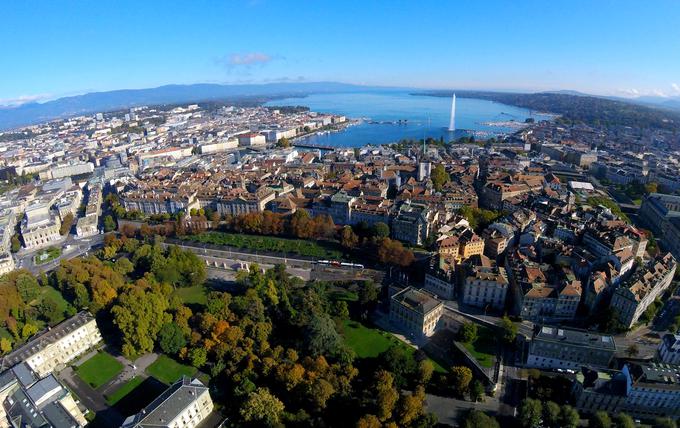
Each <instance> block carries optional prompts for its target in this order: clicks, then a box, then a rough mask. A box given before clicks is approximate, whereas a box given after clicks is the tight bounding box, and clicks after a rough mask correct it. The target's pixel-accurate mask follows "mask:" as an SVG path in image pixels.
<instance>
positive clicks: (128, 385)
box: [106, 376, 144, 406]
mask: <svg viewBox="0 0 680 428" xmlns="http://www.w3.org/2000/svg"><path fill="white" fill-rule="evenodd" d="M142 382H144V379H142V378H141V377H139V376H137V377H133V378H132V379H130V380H129V381H127V382H125V384H124V385H123V386H121V387H120V388H118V389H117V390H115V391H114V392H113V394H111V395H107V396H106V404H108V405H109V406H113V405H114V404H116V403H117V402H119V401H120V400H122V399H123V398H125V396H126V395H128V394H129V393H131V392H132V391H133V390H134V389H135V388H137V387H138V386H139V385H141V384H142Z"/></svg>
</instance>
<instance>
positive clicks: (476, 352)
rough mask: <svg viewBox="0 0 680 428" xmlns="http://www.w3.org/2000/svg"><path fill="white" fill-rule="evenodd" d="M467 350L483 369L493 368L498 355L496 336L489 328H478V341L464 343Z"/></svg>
mask: <svg viewBox="0 0 680 428" xmlns="http://www.w3.org/2000/svg"><path fill="white" fill-rule="evenodd" d="M463 346H465V349H467V351H468V352H469V353H470V354H471V355H472V356H473V357H474V358H475V359H476V360H477V362H478V363H479V365H480V366H482V367H487V368H489V367H493V363H494V356H495V355H496V335H495V334H494V332H493V331H491V330H490V329H489V328H487V327H484V326H481V325H480V326H478V328H477V340H475V341H474V342H471V343H463Z"/></svg>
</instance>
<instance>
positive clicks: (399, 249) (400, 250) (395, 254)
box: [378, 238, 415, 267]
mask: <svg viewBox="0 0 680 428" xmlns="http://www.w3.org/2000/svg"><path fill="white" fill-rule="evenodd" d="M414 259H415V257H414V256H413V252H412V251H411V250H408V249H406V248H404V246H403V245H402V243H401V242H399V241H396V240H393V239H390V238H384V239H381V240H380V243H379V244H378V260H380V262H381V263H387V264H393V265H396V266H403V267H406V266H410V265H411V263H413V260H414Z"/></svg>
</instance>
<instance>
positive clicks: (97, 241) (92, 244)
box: [14, 234, 104, 275]
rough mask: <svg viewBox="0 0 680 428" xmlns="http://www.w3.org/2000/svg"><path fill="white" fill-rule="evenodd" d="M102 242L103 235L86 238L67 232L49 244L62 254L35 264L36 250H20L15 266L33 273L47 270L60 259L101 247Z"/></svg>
mask: <svg viewBox="0 0 680 428" xmlns="http://www.w3.org/2000/svg"><path fill="white" fill-rule="evenodd" d="M103 243H104V235H94V236H91V237H88V238H80V239H79V238H76V237H75V236H74V235H71V234H69V235H68V236H67V237H66V238H64V239H62V240H61V241H59V242H57V243H55V244H54V245H51V246H52V247H60V248H61V249H62V251H63V253H62V255H61V256H59V257H57V258H56V259H54V260H52V261H51V262H48V263H45V264H40V265H36V264H35V262H34V258H35V255H36V253H37V252H38V251H40V250H39V249H38V250H25V249H23V250H21V251H19V252H18V253H17V254H16V255H15V256H14V257H15V261H16V266H17V268H23V269H27V270H29V271H30V272H31V273H33V274H34V275H36V274H39V273H41V272H49V271H51V270H52V269H54V268H56V267H57V266H59V263H60V262H61V260H62V259H72V258H74V257H78V256H82V255H83V254H85V253H88V252H90V251H91V250H93V249H97V248H99V247H101V246H102V245H103Z"/></svg>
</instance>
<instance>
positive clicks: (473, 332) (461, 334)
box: [458, 322, 477, 343]
mask: <svg viewBox="0 0 680 428" xmlns="http://www.w3.org/2000/svg"><path fill="white" fill-rule="evenodd" d="M458 339H459V340H460V341H461V342H463V343H472V342H474V341H475V340H477V324H475V323H473V322H465V323H463V325H462V326H461V327H460V330H459V331H458Z"/></svg>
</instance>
